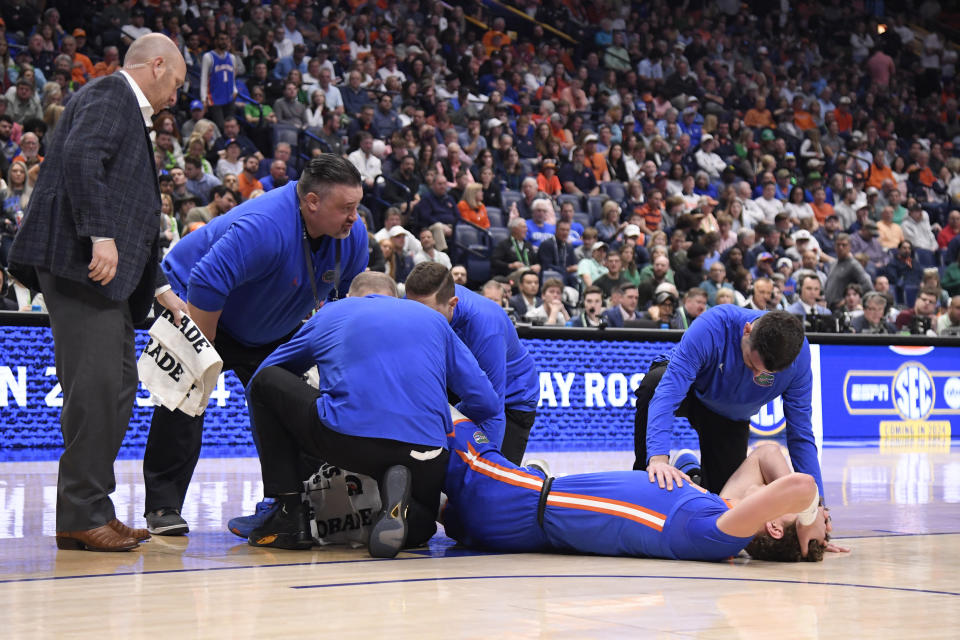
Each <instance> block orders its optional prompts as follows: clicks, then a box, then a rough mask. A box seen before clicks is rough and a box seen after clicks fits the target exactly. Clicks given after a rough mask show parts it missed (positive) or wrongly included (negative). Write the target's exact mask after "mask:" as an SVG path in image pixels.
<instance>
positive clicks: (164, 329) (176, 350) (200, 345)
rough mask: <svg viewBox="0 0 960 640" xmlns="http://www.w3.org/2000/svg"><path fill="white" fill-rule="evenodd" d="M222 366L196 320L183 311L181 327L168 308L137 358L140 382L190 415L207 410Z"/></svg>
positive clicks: (166, 404)
mask: <svg viewBox="0 0 960 640" xmlns="http://www.w3.org/2000/svg"><path fill="white" fill-rule="evenodd" d="M221 369H223V360H222V359H221V358H220V356H219V354H217V350H216V349H214V347H213V345H212V344H210V341H209V340H207V339H206V337H205V336H204V335H203V332H202V331H200V329H199V328H198V327H197V325H196V323H194V322H193V320H191V319H190V318H189V317H187V314H182V315H181V316H180V326H179V327H178V326H176V325H175V324H174V322H173V313H172V312H170V311H169V310H167V309H164V310H163V313H162V314H160V317H158V318H157V320H156V322H154V323H153V326H152V327H150V341H149V342H147V346H146V347H145V348H144V350H143V353H142V354H141V355H140V359H139V360H138V361H137V372H138V373H139V375H140V381H141V382H142V383H143V386H144V387H145V388H146V389H147V390H148V391H150V393H151V394H152V395H153V397H154V401H155V402H158V403H159V404H161V405H163V406H164V407H166V408H167V409H170V410H171V411H173V410H176V409H179V410H181V411H183V412H184V413H186V414H187V415H191V416H198V415H200V414H202V413H203V412H204V411H205V410H206V408H207V402H208V401H209V400H210V393H211V392H212V391H213V389H214V388H215V387H216V386H217V380H218V379H219V377H220V371H221Z"/></svg>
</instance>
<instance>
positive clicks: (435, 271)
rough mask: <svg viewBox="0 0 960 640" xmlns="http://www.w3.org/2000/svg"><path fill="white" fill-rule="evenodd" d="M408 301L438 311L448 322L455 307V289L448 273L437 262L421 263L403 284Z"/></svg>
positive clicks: (451, 277) (456, 300)
mask: <svg viewBox="0 0 960 640" xmlns="http://www.w3.org/2000/svg"><path fill="white" fill-rule="evenodd" d="M404 287H405V288H406V294H407V299H408V300H413V301H415V302H419V303H421V304H425V305H427V306H428V307H430V308H431V309H434V310H436V311H439V312H440V313H442V314H443V316H444V317H445V318H446V319H447V321H448V322H449V321H450V320H451V319H452V318H453V310H454V309H456V307H457V302H458V299H457V296H456V295H454V294H455V293H456V289H455V288H454V282H453V276H452V275H451V274H450V271H449V270H448V269H447V268H446V267H445V266H443V265H442V264H439V263H437V262H421V263H420V264H418V265H417V266H415V267H414V268H413V271H411V272H410V275H408V276H407V280H406V282H405V283H404Z"/></svg>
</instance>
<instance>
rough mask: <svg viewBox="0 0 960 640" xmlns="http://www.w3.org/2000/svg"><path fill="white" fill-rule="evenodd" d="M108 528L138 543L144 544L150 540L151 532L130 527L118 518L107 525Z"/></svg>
mask: <svg viewBox="0 0 960 640" xmlns="http://www.w3.org/2000/svg"><path fill="white" fill-rule="evenodd" d="M107 526H108V527H110V528H112V529H113V530H114V531H116V532H117V533H119V534H120V535H121V536H123V537H124V538H133V539H134V540H136V541H137V542H143V541H145V540H149V539H150V532H149V531H147V530H146V529H134V528H133V527H128V526H127V525H125V524H123V523H122V522H120V521H119V520H117V519H116V518H114V519H113V520H111V521H110V522H108V523H107Z"/></svg>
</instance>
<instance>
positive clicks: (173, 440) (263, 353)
mask: <svg viewBox="0 0 960 640" xmlns="http://www.w3.org/2000/svg"><path fill="white" fill-rule="evenodd" d="M288 338H289V336H288V337H287V338H283V339H281V340H278V341H277V342H272V343H270V344H266V345H262V346H259V347H248V346H246V345H243V344H241V343H239V342H237V341H236V340H235V339H234V338H232V337H231V336H230V335H229V334H227V333H226V332H225V331H223V330H222V329H218V330H217V337H216V339H215V340H214V343H213V344H214V347H215V348H216V349H217V353H218V354H220V357H221V358H222V359H223V370H224V371H233V373H234V374H235V375H236V376H237V378H239V379H240V382H241V383H242V384H243V386H244V387H246V386H247V383H248V382H250V378H251V377H252V376H253V373H254V372H255V371H256V370H257V367H259V366H260V363H261V362H263V361H264V360H265V359H266V358H267V356H269V355H270V354H271V353H273V351H274V350H275V349H276V348H277V347H278V346H280V345H281V344H283V343H284V342H286V341H287V340H288ZM203 416H204V414H200V415H199V416H190V415H187V414H186V413H184V412H182V411H179V410H174V411H171V410H169V409H167V408H165V407H161V406H157V407H154V410H153V419H152V420H151V422H150V433H149V435H148V436H147V447H146V450H145V451H144V453H143V480H144V484H145V485H146V501H145V503H146V504H145V514H146V513H150V512H151V511H156V510H157V509H162V508H174V509H178V510H179V509H182V508H183V500H184V497H186V495H187V488H188V487H189V486H190V479H191V478H192V477H193V470H194V469H195V468H196V466H197V460H198V459H199V458H200V448H201V445H202V442H203ZM313 470H316V469H315V468H314V469H313ZM308 473H309V472H308ZM304 477H306V475H304Z"/></svg>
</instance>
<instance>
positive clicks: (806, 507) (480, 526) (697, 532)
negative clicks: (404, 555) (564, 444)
mask: <svg viewBox="0 0 960 640" xmlns="http://www.w3.org/2000/svg"><path fill="white" fill-rule="evenodd" d="M447 440H448V445H449V449H450V452H451V453H450V460H449V463H448V466H447V478H446V482H445V486H444V492H445V493H446V495H447V498H448V500H447V503H446V504H445V505H444V507H443V510H442V512H441V517H442V522H443V524H444V527H445V529H446V533H447V535H448V536H450V537H451V538H453V539H454V540H457V541H458V542H460V543H461V544H464V545H466V546H470V547H477V548H481V549H488V550H494V551H509V552H544V551H559V552H577V553H592V554H598V555H610V556H634V557H648V558H667V559H674V560H722V559H724V558H729V557H731V556H735V555H737V553H739V552H740V551H741V550H742V549H747V551H748V552H749V553H750V554H751V556H752V557H754V558H755V559H768V560H781V561H799V560H806V561H811V562H813V561H819V560H821V559H822V558H823V551H824V550H825V549H828V548H829V550H835V551H845V549H841V548H839V547H832V546H831V547H828V546H827V540H828V539H829V536H828V532H829V531H830V529H831V526H830V522H829V517H828V516H827V515H826V514H825V512H824V510H823V508H822V507H820V506H819V492H818V490H817V483H816V481H815V480H814V478H813V477H812V476H810V475H808V474H805V473H793V472H791V471H790V469H789V467H788V465H787V462H786V460H785V459H784V457H783V455H782V454H781V453H780V450H779V448H778V447H776V446H763V447H759V448H757V450H755V451H754V452H753V453H752V454H751V455H750V457H748V458H747V459H746V460H745V461H744V463H743V464H742V465H741V467H740V468H739V469H738V470H737V472H736V473H734V475H733V476H732V477H731V478H730V481H729V482H728V486H727V487H724V491H722V492H721V493H720V495H716V494H713V493H709V492H707V491H706V490H705V489H701V488H700V487H698V486H697V485H695V484H692V483H690V482H684V483H682V485H681V484H678V485H677V486H675V487H674V488H673V489H669V490H668V489H666V488H661V487H660V486H659V484H658V483H657V482H653V481H651V480H650V478H649V477H648V475H647V473H645V472H643V471H611V472H602V473H588V474H577V475H570V476H566V477H562V478H550V477H548V476H546V475H545V474H544V472H543V471H542V470H541V469H539V468H537V467H533V466H531V467H518V466H517V465H515V464H512V463H511V462H509V461H508V460H507V459H506V458H504V457H503V455H501V454H500V452H499V451H498V450H497V447H496V446H495V445H493V444H492V443H491V442H490V441H489V440H488V438H487V436H486V434H485V433H484V432H483V431H482V430H481V429H479V428H477V427H476V426H475V425H474V424H473V423H472V422H470V421H469V420H467V419H466V418H464V417H463V416H462V415H456V413H455V416H454V431H453V432H452V433H449V434H447Z"/></svg>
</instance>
